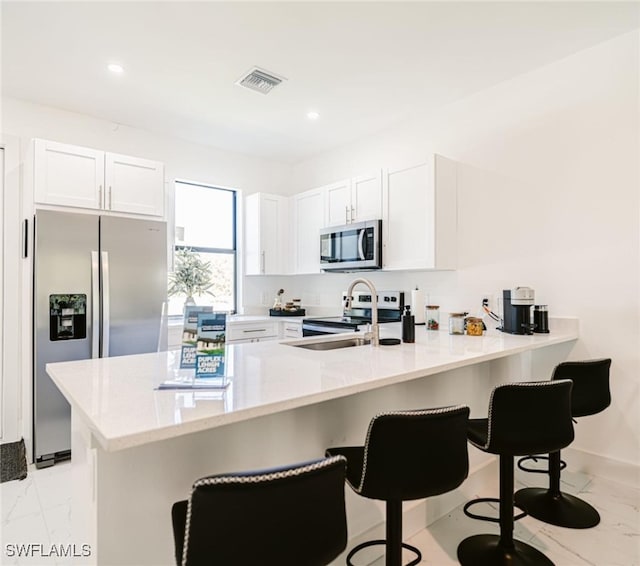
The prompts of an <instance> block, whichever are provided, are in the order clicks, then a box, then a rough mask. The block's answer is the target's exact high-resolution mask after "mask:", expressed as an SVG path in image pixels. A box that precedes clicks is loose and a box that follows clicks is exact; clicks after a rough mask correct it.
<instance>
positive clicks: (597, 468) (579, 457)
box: [562, 447, 640, 487]
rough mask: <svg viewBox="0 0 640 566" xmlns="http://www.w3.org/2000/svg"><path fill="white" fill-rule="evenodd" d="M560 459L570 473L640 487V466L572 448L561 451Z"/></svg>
mask: <svg viewBox="0 0 640 566" xmlns="http://www.w3.org/2000/svg"><path fill="white" fill-rule="evenodd" d="M562 459H563V460H565V461H566V462H567V469H569V468H570V469H571V470H572V471H575V472H582V473H584V474H588V475H590V476H597V477H600V478H605V479H609V480H612V481H615V482H618V483H622V484H625V485H629V486H631V487H637V486H638V485H640V466H637V465H635V464H632V463H631V462H624V461H622V460H613V459H612V458H606V457H604V456H600V455H599V454H594V453H593V452H588V451H586V450H581V449H579V448H572V447H568V448H565V449H564V450H562Z"/></svg>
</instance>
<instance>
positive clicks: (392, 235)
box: [382, 161, 434, 269]
mask: <svg viewBox="0 0 640 566" xmlns="http://www.w3.org/2000/svg"><path fill="white" fill-rule="evenodd" d="M431 175H432V172H431V171H430V167H429V163H428V162H426V161H425V162H422V163H416V164H413V165H408V166H404V167H398V168H391V169H387V170H386V171H385V175H384V191H383V208H384V209H383V222H382V231H383V238H384V239H383V252H382V260H383V268H384V269H428V268H433V267H434V222H433V218H434V192H433V183H432V182H430V178H431Z"/></svg>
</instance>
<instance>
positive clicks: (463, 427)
mask: <svg viewBox="0 0 640 566" xmlns="http://www.w3.org/2000/svg"><path fill="white" fill-rule="evenodd" d="M468 419H469V407H466V406H462V405H459V406H455V407H443V408H439V409H425V410H416V411H397V412H388V413H382V414H380V415H377V416H375V417H374V418H373V419H372V420H371V422H370V423H369V430H368V432H367V439H366V442H365V447H364V465H363V470H362V480H361V483H360V486H359V488H358V489H357V491H358V492H359V493H361V494H362V495H364V496H365V497H370V498H373V499H382V500H385V501H393V500H402V501H408V500H411V499H422V498H424V497H429V496H432V495H439V494H441V493H445V492H447V491H451V490H453V489H455V488H456V487H458V486H459V485H460V484H461V483H462V482H463V481H464V479H465V478H466V477H467V475H468V473H469V457H468V452H467V432H466V431H467V423H468Z"/></svg>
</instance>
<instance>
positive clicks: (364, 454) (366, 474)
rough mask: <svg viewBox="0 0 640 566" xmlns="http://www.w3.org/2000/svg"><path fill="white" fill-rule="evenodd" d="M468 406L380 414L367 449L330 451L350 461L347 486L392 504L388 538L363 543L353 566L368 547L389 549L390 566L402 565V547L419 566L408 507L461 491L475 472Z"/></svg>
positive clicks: (373, 422)
mask: <svg viewBox="0 0 640 566" xmlns="http://www.w3.org/2000/svg"><path fill="white" fill-rule="evenodd" d="M468 418H469V408H468V407H466V406H462V405H460V406H456V407H443V408H437V409H421V410H413V411H411V410H409V411H393V412H388V413H382V414H379V415H376V416H375V417H374V418H373V419H372V420H371V422H370V423H369V429H368V431H367V437H366V440H365V443H364V445H363V446H343V447H334V448H328V449H327V451H326V453H327V455H329V456H333V455H341V456H344V457H345V458H346V459H347V473H346V479H347V483H348V484H349V486H350V487H351V489H353V491H354V492H355V493H357V494H358V495H361V496H363V497H367V498H370V499H378V500H381V501H385V503H386V538H385V539H384V540H373V541H367V542H365V543H362V544H360V545H358V546H356V547H355V548H353V549H352V550H351V551H350V552H349V555H348V556H347V564H348V565H352V562H351V559H352V558H353V557H354V556H355V554H357V553H358V552H359V551H360V550H362V549H363V548H366V547H369V546H373V545H376V544H384V545H385V564H386V566H400V565H401V562H402V548H407V549H409V550H412V551H413V552H414V554H415V558H413V559H412V560H411V561H410V562H409V563H408V564H407V566H411V565H414V564H418V563H419V562H420V561H421V559H422V554H421V553H420V550H419V549H418V548H416V547H414V546H411V545H408V544H406V543H403V542H402V502H403V501H409V500H415V499H423V498H425V497H431V496H434V495H439V494H442V493H446V492H447V491H451V490H453V489H455V488H457V487H458V486H459V485H460V484H461V483H462V482H463V481H464V480H465V478H466V477H467V475H468V473H469V457H468V451H467V436H466V431H467V420H468Z"/></svg>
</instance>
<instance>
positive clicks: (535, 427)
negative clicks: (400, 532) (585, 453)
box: [458, 380, 573, 566]
mask: <svg viewBox="0 0 640 566" xmlns="http://www.w3.org/2000/svg"><path fill="white" fill-rule="evenodd" d="M571 387H572V383H571V381H570V380H559V381H553V382H551V381H546V382H539V381H535V382H523V383H508V384H505V385H501V386H498V387H496V388H495V389H494V390H493V391H492V392H491V397H490V399H489V412H488V418H487V419H470V420H469V425H468V429H467V436H468V439H469V442H470V443H471V444H472V445H473V446H475V447H476V448H478V449H479V450H482V451H483V452H488V453H491V454H498V455H499V457H500V460H499V461H500V499H499V504H500V518H499V523H500V535H489V534H481V535H475V536H472V537H468V538H466V539H464V540H463V541H462V542H461V543H460V544H459V545H458V560H459V562H460V564H462V566H467V565H468V566H483V565H487V566H489V565H491V566H499V565H504V566H507V565H508V566H518V565H522V566H524V565H528V564H539V565H541V566H542V565H553V563H552V562H551V561H550V560H549V559H548V558H547V557H546V556H545V555H544V554H543V553H542V552H540V551H539V550H537V549H536V548H534V547H533V546H530V545H528V544H526V543H524V542H522V541H519V540H515V539H514V538H513V525H514V517H513V509H514V500H513V490H514V456H515V455H520V454H530V453H531V452H535V451H537V450H539V449H540V448H542V447H544V449H543V450H544V451H547V452H551V451H556V450H559V449H560V448H563V447H565V446H567V445H568V444H569V443H570V442H571V441H572V440H573V423H572V421H571ZM534 447H536V448H534Z"/></svg>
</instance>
